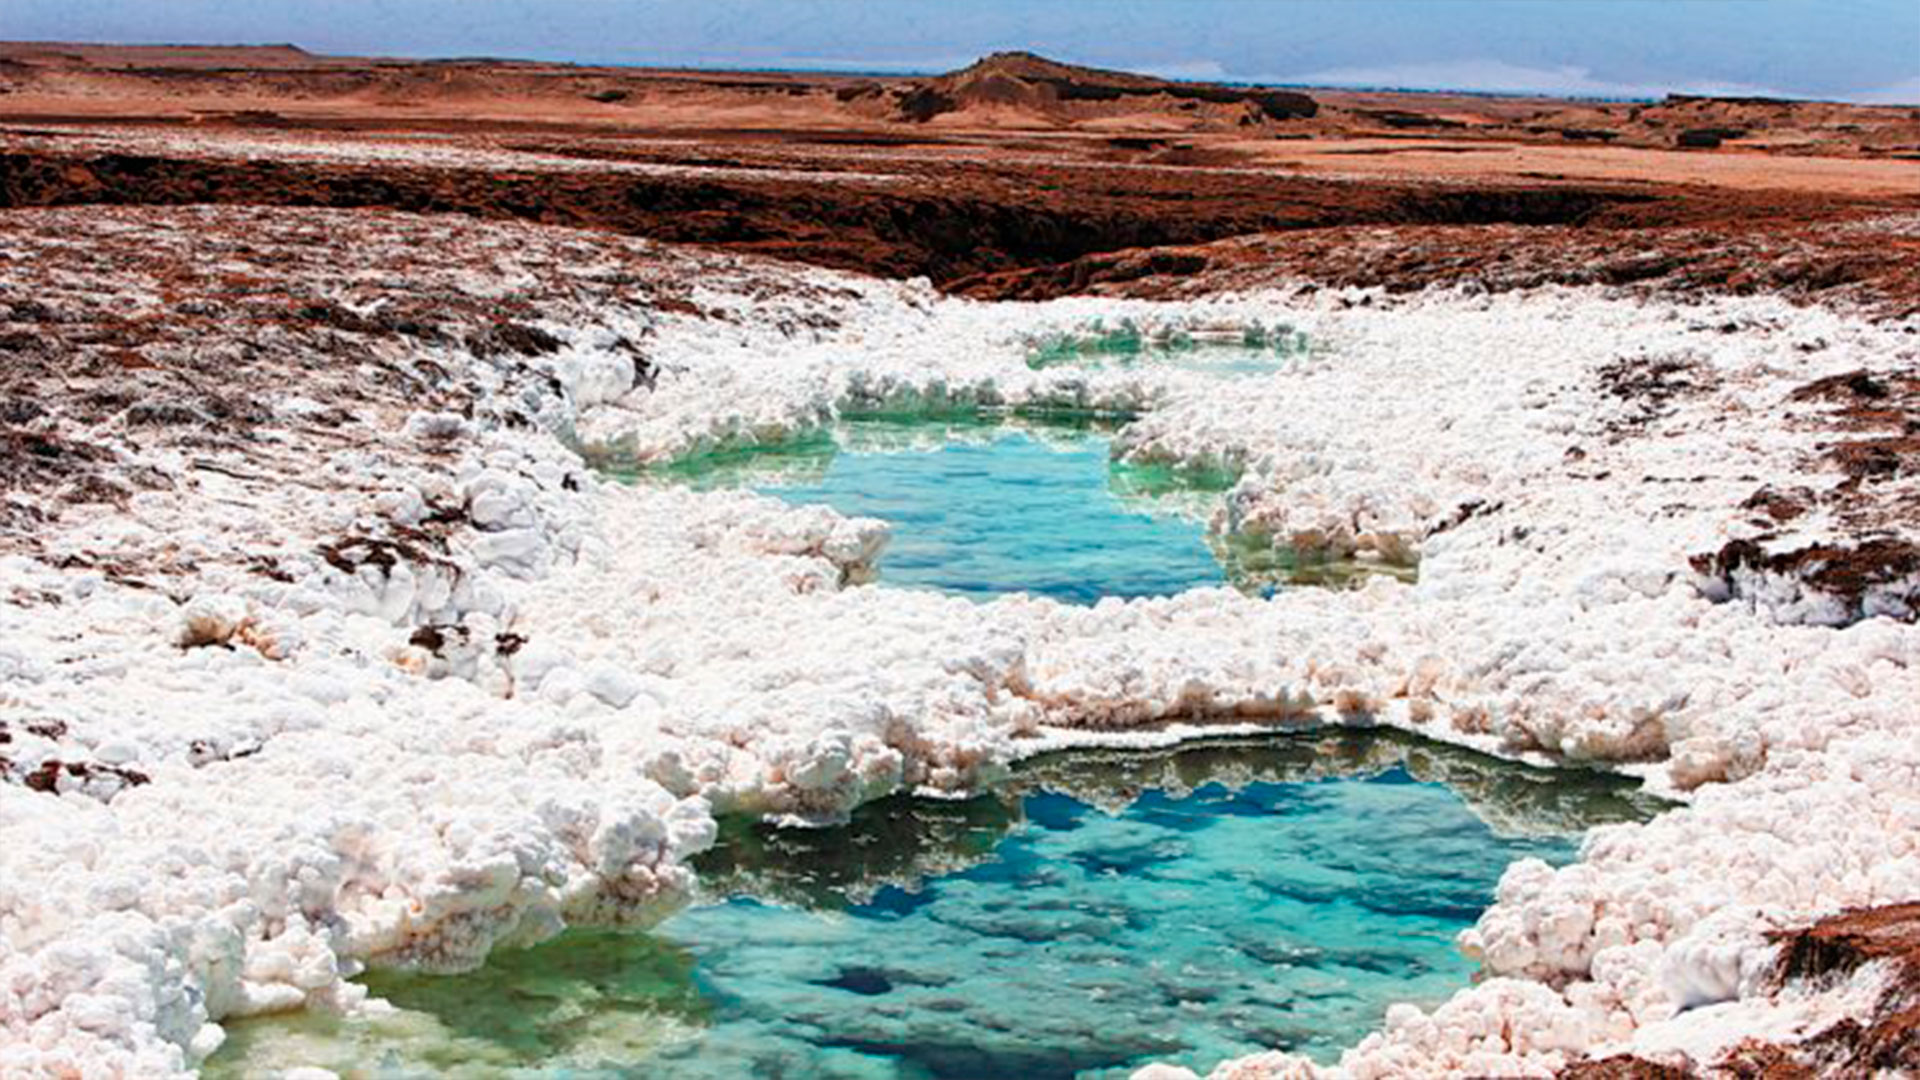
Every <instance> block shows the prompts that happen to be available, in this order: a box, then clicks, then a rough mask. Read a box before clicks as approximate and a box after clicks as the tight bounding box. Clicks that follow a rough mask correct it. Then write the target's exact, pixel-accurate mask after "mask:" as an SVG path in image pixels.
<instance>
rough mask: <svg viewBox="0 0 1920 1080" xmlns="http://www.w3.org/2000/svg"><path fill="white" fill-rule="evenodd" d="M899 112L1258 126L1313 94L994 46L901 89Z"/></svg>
mask: <svg viewBox="0 0 1920 1080" xmlns="http://www.w3.org/2000/svg"><path fill="white" fill-rule="evenodd" d="M897 106H898V114H899V118H900V119H903V120H909V121H916V122H921V123H924V122H926V121H928V120H932V119H933V118H935V117H937V116H943V115H946V114H949V113H959V114H971V115H969V118H983V117H987V116H992V115H995V114H998V115H999V116H1000V117H1001V118H1003V119H1005V118H1012V119H1025V120H1029V121H1033V122H1038V123H1045V124H1048V125H1050V126H1073V125H1076V124H1079V123H1084V122H1091V121H1098V120H1100V119H1103V118H1107V117H1112V116H1118V115H1126V114H1137V113H1149V112H1152V113H1159V112H1164V113H1168V114H1172V115H1175V116H1177V115H1179V114H1180V113H1189V114H1194V115H1192V116H1191V117H1190V120H1191V122H1192V123H1193V124H1194V125H1195V126H1214V124H1216V123H1220V122H1224V123H1227V124H1237V125H1239V126H1252V125H1255V124H1262V123H1269V122H1275V121H1285V120H1292V119H1295V118H1300V117H1309V116H1312V115H1314V114H1315V113H1316V112H1318V111H1319V106H1318V104H1316V103H1315V102H1314V100H1313V99H1312V98H1311V97H1308V96H1307V95H1305V94H1301V93H1296V92H1293V91H1289V90H1269V89H1265V88H1261V87H1244V86H1226V85H1221V84H1218V83H1193V82H1176V81H1173V80H1170V79H1159V78H1154V77H1153V76H1150V75H1135V74H1131V73H1128V72H1124V71H1106V70H1102V69H1100V68H1090V67H1080V66H1078V65H1075V64H1063V63H1060V62H1059V61H1057V60H1049V59H1047V58H1045V57H1043V56H1036V55H1034V54H1033V53H1028V52H1003V53H994V54H993V55H991V56H988V57H986V58H984V59H982V60H980V61H978V62H976V63H974V64H972V65H971V66H969V67H965V68H962V69H961V70H959V71H955V72H951V73H949V74H946V75H941V76H938V77H936V78H932V79H926V80H922V81H920V82H919V83H918V84H917V85H914V86H912V87H911V88H910V89H904V90H903V91H902V92H901V93H900V96H899V99H898V102H897Z"/></svg>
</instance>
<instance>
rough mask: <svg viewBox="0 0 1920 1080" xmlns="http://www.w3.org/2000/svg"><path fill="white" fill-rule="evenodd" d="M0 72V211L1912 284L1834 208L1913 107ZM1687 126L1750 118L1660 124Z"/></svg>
mask: <svg viewBox="0 0 1920 1080" xmlns="http://www.w3.org/2000/svg"><path fill="white" fill-rule="evenodd" d="M0 91H4V92H3V93H0V207H8V206H30V205H73V204H86V203H104V204H122V205H124V204H184V203H228V204H234V203H238V204H254V205H286V206H331V207H367V208H374V207H379V208H391V209H400V210H409V211H420V212H458V213H467V214H474V215H477V216H481V217H490V218H509V217H510V218H521V219H527V220H534V221H541V222H550V223H559V224H568V225H578V226H587V227H594V228H604V229H610V230H614V231H619V232H623V233H630V234H641V235H646V236H651V237H657V238H659V239H664V240H673V241H683V242H692V243H702V244H714V245H723V246H726V247H730V248H736V249H740V250H744V251H751V252H756V253H761V254H768V255H775V256H780V257H784V258H791V259H798V260H802V261H806V262H811V263H815V264H819V265H824V266H831V267H836V268H843V269H853V270H861V271H866V272H870V273H876V274H882V275H888V276H917V275H919V276H926V277H929V278H931V279H932V280H933V281H934V282H935V283H936V284H938V285H940V286H942V287H943V288H949V289H954V290H958V291H964V292H967V293H970V294H973V295H977V296H983V297H1028V298H1039V297H1045V296H1054V295H1060V294H1062V293H1068V292H1077V291H1083V290H1094V291H1128V292H1133V293H1140V294H1149V295H1152V294H1160V293H1168V292H1176V291H1182V290H1191V289H1195V288H1201V287H1206V288H1215V287H1222V286H1226V287H1235V286H1238V285H1244V284H1252V283H1257V282H1258V281H1259V280H1262V279H1267V278H1272V277H1276V276H1279V275H1287V276H1292V277H1295V278H1298V277H1307V278H1311V279H1315V280H1320V281H1324V282H1327V283H1330V284H1374V285H1384V286H1387V287H1389V288H1396V289H1399V288H1417V287H1420V286H1423V285H1428V284H1436V283H1439V284H1447V283H1466V282H1472V283H1478V284H1480V285H1484V286H1485V287H1488V288H1505V287H1514V286H1522V285H1529V284H1539V283H1544V282H1556V281H1557V282H1569V283H1578V282H1598V283H1602V284H1614V285H1633V286H1637V287H1644V288H1657V289H1669V288H1672V289H1682V290H1712V291H1728V292H1755V291H1770V292H1784V293H1788V294H1792V295H1803V296H1809V297H1831V296H1846V297H1851V298H1855V299H1859V300H1863V301H1865V302H1867V303H1869V304H1871V305H1873V306H1876V307H1878V308H1880V309H1882V310H1883V311H1884V312H1888V313H1894V314H1898V313H1901V312H1904V311H1910V310H1912V309H1913V308H1914V306H1915V303H1916V301H1915V299H1914V298H1915V297H1916V296H1920V289H1917V288H1916V274H1917V273H1920V271H1916V269H1915V267H1916V266H1920V259H1916V258H1915V256H1916V254H1920V237H1917V236H1916V235H1915V230H1913V229H1911V228H1907V229H1906V230H1905V231H1895V232H1892V233H1889V232H1887V231H1885V230H1881V231H1880V232H1872V231H1871V230H1869V231H1868V232H1857V231H1849V230H1850V229H1852V228H1853V227H1854V226H1855V225H1857V224H1858V223H1861V222H1872V221H1879V220H1884V219H1887V218H1889V217H1890V216H1892V217H1898V216H1899V215H1904V214H1911V213H1912V212H1914V211H1916V210H1920V162H1915V161H1908V160H1903V159H1902V156H1903V155H1905V154H1906V153H1907V152H1908V151H1909V150H1912V151H1915V152H1920V119H1916V115H1920V114H1916V113H1915V111H1914V110H1910V109H1897V108H1884V107H1883V108H1865V107H1856V106H1845V105H1833V104H1823V103H1782V102H1750V101H1746V102H1742V101H1715V100H1708V99H1672V100H1669V101H1667V102H1663V103H1659V104H1654V105H1639V106H1627V105H1620V104H1602V103H1581V102H1567V101H1551V100H1545V99H1521V98H1487V97H1478V96H1466V95H1417V94H1393V95H1388V94H1358V93H1353V92H1324V91H1313V92H1309V93H1307V94H1304V95H1303V94H1299V93H1293V92H1282V91H1266V90H1249V89H1247V88H1238V87H1221V86H1209V85H1205V84H1186V83H1171V82H1166V81H1164V80H1157V79H1149V78H1145V77H1140V76H1130V75H1126V74H1123V73H1116V72H1101V71H1094V70H1091V69H1085V68H1075V67H1071V66H1067V65H1061V64H1055V63H1053V62H1051V61H1046V60H1042V59H1040V58H1038V57H1033V56H1030V55H1026V54H1004V55H999V56H995V57H990V58H988V59H987V60H985V61H982V62H981V63H980V64H976V65H974V66H973V67H970V68H968V69H966V70H965V71H962V72H957V73H955V74H953V75H951V76H943V77H940V78H934V79H906V78H891V79H873V78H854V77H848V76H829V75H791V74H764V73H714V72H685V71H664V70H643V69H620V68H587V67H573V66H568V65H559V64H541V63H522V62H510V61H459V62H422V61H399V60H366V59H355V58H341V57H320V56H313V55H310V54H307V53H304V52H302V51H300V50H298V49H295V48H292V47H290V46H289V47H268V48H253V49H240V48H172V47H165V48H162V47H119V46H81V45H71V46H70V45H22V44H15V45H0ZM936 99H937V100H936ZM914 101H918V102H919V103H920V104H919V105H917V106H916V105H914V104H913V102H914ZM1706 126H1712V127H1718V128H1719V129H1721V130H1723V131H1731V130H1733V129H1734V128H1736V127H1737V128H1740V129H1742V130H1744V131H1747V132H1749V133H1752V132H1764V133H1765V137H1764V138H1761V137H1758V136H1752V135H1749V136H1743V137H1741V138H1731V137H1729V138H1726V139H1724V140H1723V141H1722V145H1721V146H1720V147H1719V148H1718V149H1700V150H1694V149H1688V150H1680V149H1675V148H1673V147H1672V145H1671V143H1672V139H1671V138H1670V137H1669V134H1668V133H1670V132H1671V131H1672V130H1674V129H1681V128H1684V129H1687V130H1693V129H1696V128H1700V127H1706ZM1568 132H1574V133H1575V134H1574V135H1569V134H1568ZM1603 136H1604V137H1603ZM315 151H326V152H324V153H315ZM336 151H337V153H336ZM555 160H559V161H561V162H562V163H571V166H570V167H568V168H564V169H562V168H557V167H554V166H553V164H552V162H554V161H555Z"/></svg>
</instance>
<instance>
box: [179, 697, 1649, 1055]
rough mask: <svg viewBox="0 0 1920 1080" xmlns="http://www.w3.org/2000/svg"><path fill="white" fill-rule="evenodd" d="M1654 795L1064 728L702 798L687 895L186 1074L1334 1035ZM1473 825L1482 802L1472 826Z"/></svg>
mask: <svg viewBox="0 0 1920 1080" xmlns="http://www.w3.org/2000/svg"><path fill="white" fill-rule="evenodd" d="M1651 809H1652V808H1651V807H1650V806H1648V805H1646V804H1645V803H1644V802H1643V801H1641V800H1640V799H1639V797H1638V796H1637V795H1636V794H1635V792H1634V789H1632V788H1631V786H1630V785H1628V784H1626V783H1625V782H1622V781H1617V780H1607V779H1603V778H1599V777H1594V776H1587V775H1585V774H1549V773H1546V772H1543V771H1539V770H1531V769H1525V768H1520V767H1515V766H1512V765H1507V764H1502V763H1498V762H1494V761H1492V760H1490V759H1486V758H1482V757H1479V756H1477V755H1473V754H1470V753H1465V752H1461V751H1455V750H1448V749H1440V748H1434V747H1431V746H1426V745H1424V744H1420V743H1417V742H1415V741H1412V740H1409V739H1404V738H1399V737H1396V736H1376V735H1369V734H1341V735H1327V736H1318V737H1300V738H1280V739H1272V740H1262V741H1241V742H1228V743H1215V744H1204V745H1200V746H1196V747H1189V748H1186V749H1177V750H1169V751H1154V752H1127V753H1119V752H1103V753H1076V754H1072V755H1059V756H1056V757H1052V758H1046V759H1041V760H1037V761H1034V762H1031V763H1028V764H1026V765H1023V766H1021V767H1020V768H1019V769H1018V770H1017V771H1016V773H1015V776H1014V777H1013V779H1012V781H1011V782H1010V784H1009V785H1008V786H1007V787H1006V788H1005V789H1003V790H1001V791H1000V792H998V793H996V794H994V795H991V796H985V797H981V798H976V799H972V800H968V801H963V802H953V801H945V802H943V801H936V800H928V799H916V798H909V797H896V798H892V799H887V800H883V801H881V802H877V803H874V804H871V805H869V806H867V807H864V808H862V809H861V810H860V811H859V812H858V813H857V814H856V815H855V816H854V819H853V821H852V822H851V823H849V824H848V825H846V826H843V827H840V828H833V829H819V830H798V829H778V828H773V827H770V826H765V825H759V824H753V823H750V822H742V821H731V822H727V823H726V824H725V826H724V828H723V831H722V838H721V842H720V844H719V845H718V846H717V847H716V849H715V850H714V851H712V852H710V853H708V854H707V855H705V856H703V857H702V858H701V859H700V860H699V861H698V868H699V870H700V872H701V876H702V880H703V882H704V883H705V884H704V888H705V889H706V890H708V892H707V895H706V896H705V898H704V899H703V901H702V902H701V903H700V904H699V905H697V906H695V907H694V908H692V909H690V910H688V911H685V912H683V913H681V914H680V915H677V916H675V917H674V918H672V919H670V920H668V921H667V922H666V923H665V924H663V925H662V926H661V927H659V928H658V929H657V930H656V931H655V932H654V933H652V934H630V935H616V934H609V933H604V932H572V933H569V934H566V935H563V936H562V937H561V938H560V939H558V940H556V941H554V942H552V943H549V944H546V945H543V946H540V947H537V948H534V949H530V950H525V951H522V952H512V953H503V954H501V955H500V956H499V957H498V958H496V959H495V960H494V961H493V962H491V963H490V964H489V965H488V967H487V968H485V969H483V970H482V971H481V972H479V973H477V974H475V975H469V976H458V977H448V978H422V977H411V978H395V977H390V976H389V977H384V978H375V979H369V980H367V981H368V985H369V986H370V987H371V988H372V989H373V990H374V992H375V993H377V994H380V995H381V996H383V997H386V998H387V999H388V1000H390V1001H392V1002H393V1004H394V1005H395V1006H396V1007H397V1009H398V1011H397V1012H395V1013H393V1014H390V1015H388V1016H386V1017H383V1018H375V1019H372V1020H355V1021H352V1022H347V1023H343V1022H341V1021H338V1020H334V1021H327V1020H324V1019H322V1020H316V1019H314V1018H303V1019H301V1020H298V1021H294V1022H288V1021H274V1020H260V1021H249V1022H243V1023H240V1024H237V1025H235V1026H234V1033H233V1038H232V1040H231V1044H230V1046H229V1047H228V1048H227V1049H225V1050H223V1051H222V1053H221V1055H220V1056H219V1058H218V1059H217V1060H216V1062H215V1068H214V1069H212V1070H210V1073H209V1075H214V1076H255V1075H268V1074H269V1073H270V1072H271V1069H269V1068H268V1067H267V1066H269V1065H271V1066H272V1067H275V1068H285V1067H288V1066H292V1065H303V1064H312V1065H321V1066H325V1067H328V1068H334V1069H336V1070H339V1071H342V1072H343V1073H344V1074H345V1075H349V1076H426V1075H436V1076H442V1075H474V1076H480V1075H512V1074H519V1075H528V1076H553V1077H560V1076H569V1077H572V1076H579V1077H586V1076H596V1077H597V1076H650V1077H669V1078H673V1077H698V1078H717V1077H741V1076H754V1077H782V1076H788V1077H847V1078H887V1080H935V1078H975V1077H981V1078H984V1077H1023V1078H1033V1080H1044V1078H1049V1077H1061V1078H1065V1077H1098V1078H1107V1077H1121V1076H1125V1075H1127V1073H1128V1072H1129V1071H1131V1070H1132V1069H1134V1068H1137V1067H1138V1066H1140V1065H1142V1064H1144V1063H1146V1062H1148V1061H1154V1060H1161V1061H1174V1062H1180V1063H1184V1064H1188V1065H1191V1066H1194V1067H1196V1068H1199V1069H1201V1070H1202V1071H1204V1070H1205V1069H1206V1068H1208V1067H1210V1066H1211V1065H1213V1064H1215V1063H1216V1062H1218V1061H1219V1060H1220V1059H1222V1058H1225V1057H1229V1056H1235V1055H1242V1054H1249V1053H1254V1052H1258V1051H1260V1050H1263V1049H1269V1048H1274V1047H1279V1048H1286V1049H1292V1050H1296V1051H1300V1052H1304V1053H1308V1054H1311V1055H1313V1056H1314V1057H1316V1058H1318V1059H1320V1060H1323V1061H1327V1060H1332V1059H1333V1058H1335V1057H1336V1056H1337V1055H1338V1052H1339V1051H1340V1050H1341V1049H1342V1048H1343V1047H1345V1046H1348V1045H1351V1044H1352V1043H1354V1042H1355V1041H1357V1040H1358V1039H1359V1038H1360V1037H1362V1036H1363V1035H1364V1034H1365V1033H1366V1032H1367V1031H1369V1030H1372V1029H1373V1028H1375V1027H1377V1026H1378V1024H1379V1022H1380V1019H1381V1016H1382V1015H1383V1013H1384V1010H1385V1009H1386V1007H1387V1006H1388V1005H1389V1004H1390V1003H1392V1002H1396V1001H1413V1002H1417V1003H1429V1004H1431V1003H1434V1002H1437V1001H1439V1000H1442V999H1444V998H1445V997H1446V996H1447V995H1449V994H1450V993H1452V992H1453V991H1454V990H1456V989H1458V988H1459V987H1461V986H1464V985H1466V984H1467V982H1468V981H1469V979H1470V978H1471V975H1472V972H1473V965H1472V964H1470V963H1469V962H1468V961H1467V960H1466V959H1464V958H1463V957H1461V956H1460V955H1459V954H1458V952H1457V951H1456V949H1455V947H1454V945H1453V939H1454V936H1455V935H1456V934H1457V933H1458V932H1459V931H1460V930H1462V929H1464V928H1465V927H1466V926H1468V925H1470V924H1471V923H1472V921H1473V919H1474V918H1476V917H1477V916H1478V914H1479V912H1480V911H1481V910H1483V909H1484V907H1485V906H1486V904H1487V903H1488V902H1489V900H1490V899H1491V896H1492V890H1493V887H1494V884H1495V883H1496V881H1497V880H1498V878H1499V875H1500V873H1501V871H1502V870H1503V869H1504V868H1505V866H1506V865H1507V864H1508V863H1510V862H1511V861H1513V860H1514V859H1516V858H1521V857H1525V856H1536V857H1540V858H1544V859H1546V860H1548V861H1550V862H1555V863H1560V862H1565V861H1567V860H1568V859H1570V858H1571V857H1572V855H1573V853H1574V850H1575V837H1576V836H1577V835H1578V834H1579V833H1580V832H1581V831H1582V830H1584V829H1585V828H1586V827H1588V826H1590V825H1592V824H1595V823H1599V822H1605V821H1616V820H1633V819H1638V818H1641V817H1644V816H1646V815H1647V814H1648V813H1649V812H1650V811H1651ZM1489 821H1491V822H1494V823H1495V824H1496V825H1497V826H1498V827H1497V828H1495V827H1493V826H1490V825H1489V824H1488V822H1489Z"/></svg>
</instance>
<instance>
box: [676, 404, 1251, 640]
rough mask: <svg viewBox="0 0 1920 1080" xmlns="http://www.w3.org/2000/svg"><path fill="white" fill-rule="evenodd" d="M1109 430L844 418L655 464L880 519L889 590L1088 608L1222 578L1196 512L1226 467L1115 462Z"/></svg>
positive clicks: (681, 476)
mask: <svg viewBox="0 0 1920 1080" xmlns="http://www.w3.org/2000/svg"><path fill="white" fill-rule="evenodd" d="M1110 441H1111V434H1110V429H1109V428H1106V427H1103V426H1100V425H1097V424H1091V423H1086V422H1082V423H1079V424H1067V423H1062V422H1057V421H1056V422H1051V423H1046V424H1023V425H1007V424H998V423H991V422H983V421H980V420H977V419H965V420H958V421H952V422H943V421H929V420H924V419H918V420H911V421H898V420H850V421H846V422H843V423H841V424H839V425H836V426H835V427H834V428H833V429H831V430H829V431H826V432H821V433H818V434H816V435H813V436H810V437H808V438H806V439H802V440H799V441H796V442H793V443H787V444H781V445H778V446H773V447H766V448H760V449H755V450H749V451H744V452H733V453H723V454H716V455H706V456H703V457H699V458H694V459H691V460H688V461H683V462H679V463H677V464H676V465H674V466H672V467H671V468H670V469H667V470H663V471H662V472H660V473H656V474H655V475H658V476H664V477H665V478H668V479H671V480H674V481H676V482H684V483H691V484H693V485H695V486H699V487H704V488H716V487H752V488H755V489H757V490H760V491H765V492H768V493H770V494H774V495H778V496H779V497H780V498H782V499H785V500H787V501H789V502H793V503H799V504H812V503H821V504H825V505H828V506H831V507H833V508H834V509H836V510H839V511H840V512H842V513H844V514H849V515H858V516H866V517H877V518H881V519H884V520H886V521H887V522H889V523H890V524H891V525H892V526H893V533H892V537H891V539H890V540H889V541H888V544H887V549H886V551H885V552H884V554H883V555H882V556H881V560H880V564H879V575H880V578H879V579H880V581H881V582H883V583H885V584H889V585H901V586H908V587H918V588H930V589H937V590H940V591H943V592H949V593H956V594H959V595H963V596H969V597H974V598H976V599H981V600H986V599H991V598H993V597H995V596H999V595H1002V594H1005V593H1009V592H1022V591H1024V592H1030V593H1034V594H1037V595H1041V596H1050V597H1053V598H1055V599H1057V600H1064V601H1067V602H1070V603H1082V604H1090V603H1093V602H1095V601H1097V600H1099V599H1100V598H1102V597H1106V596H1117V597H1122V598H1127V597H1136V596H1170V595H1173V594H1175V593H1179V592H1183V591H1185V590H1187V589H1191V588H1196V587H1199V586H1203V585H1219V584H1223V583H1225V582H1226V581H1227V580H1228V578H1227V574H1226V572H1225V571H1224V570H1223V569H1222V563H1221V560H1220V558H1219V557H1217V556H1216V554H1215V545H1214V543H1213V542H1212V541H1211V540H1210V539H1209V537H1208V536H1207V533H1206V527H1205V524H1204V516H1203V515H1204V506H1205V505H1206V502H1207V501H1208V500H1211V499H1212V498H1214V497H1217V495H1218V492H1219V491H1221V490H1224V488H1225V487H1227V486H1229V485H1230V483H1231V481H1232V479H1233V478H1232V477H1231V476H1230V475H1227V474H1225V473H1180V472H1175V471H1174V470H1171V469H1167V468H1165V467H1158V466H1134V465H1126V464H1120V463H1116V462H1113V461H1111V460H1110V458H1109V447H1110Z"/></svg>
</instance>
